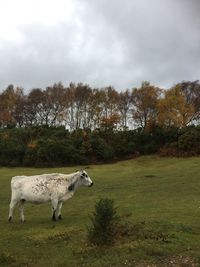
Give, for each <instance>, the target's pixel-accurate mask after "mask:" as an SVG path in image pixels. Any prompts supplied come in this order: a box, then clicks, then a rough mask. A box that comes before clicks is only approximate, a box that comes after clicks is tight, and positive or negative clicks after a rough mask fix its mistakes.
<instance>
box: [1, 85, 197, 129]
mask: <svg viewBox="0 0 200 267" xmlns="http://www.w3.org/2000/svg"><path fill="white" fill-rule="evenodd" d="M199 118H200V83H199V81H187V82H181V83H177V84H176V85H174V86H173V87H172V88H170V89H168V90H164V89H161V88H159V87H157V86H154V85H151V84H150V83H149V82H143V83H142V84H141V87H140V88H133V89H131V90H130V89H127V90H125V91H121V92H119V91H117V90H116V89H115V88H113V87H111V86H109V87H105V88H101V89H98V88H91V87H90V86H89V85H85V84H82V83H79V84H75V83H70V85H69V86H68V87H65V86H64V85H63V84H62V83H56V84H54V85H53V86H49V87H47V88H45V89H41V88H34V89H32V90H31V91H30V92H28V93H25V92H24V89H23V88H21V87H14V86H13V85H9V86H8V87H7V88H6V89H5V90H3V91H2V93H1V94H0V128H14V127H29V126H42V125H43V126H44V125H46V126H64V127H65V128H66V129H69V130H70V131H74V130H77V129H91V130H94V129H100V128H101V129H102V128H104V129H108V128H113V129H118V130H125V129H128V128H129V129H135V128H138V127H140V128H142V129H145V130H148V129H150V128H151V127H153V126H154V125H158V126H160V127H178V128H182V127H186V126H188V125H190V124H195V125H196V124H198V123H199Z"/></svg>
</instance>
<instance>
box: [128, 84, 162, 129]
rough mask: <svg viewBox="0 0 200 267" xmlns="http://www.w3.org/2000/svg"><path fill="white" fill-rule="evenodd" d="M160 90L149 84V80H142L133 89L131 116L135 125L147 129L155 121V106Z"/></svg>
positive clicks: (156, 110)
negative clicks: (139, 84) (140, 83)
mask: <svg viewBox="0 0 200 267" xmlns="http://www.w3.org/2000/svg"><path fill="white" fill-rule="evenodd" d="M161 92H162V91H161V89H160V88H158V87H155V86H153V85H151V84H150V83H149V82H143V83H142V86H141V87H140V88H138V89H137V88H135V89H133V91H132V104H133V109H132V116H133V120H134V123H135V124H136V125H137V126H139V127H142V128H143V129H147V128H148V127H149V126H150V125H151V124H153V123H155V122H156V119H157V113H158V109H157V106H158V101H159V97H160V95H161Z"/></svg>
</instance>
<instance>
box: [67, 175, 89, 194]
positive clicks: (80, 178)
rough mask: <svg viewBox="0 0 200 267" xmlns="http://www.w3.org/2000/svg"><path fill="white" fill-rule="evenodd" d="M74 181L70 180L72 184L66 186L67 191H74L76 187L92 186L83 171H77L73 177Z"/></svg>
mask: <svg viewBox="0 0 200 267" xmlns="http://www.w3.org/2000/svg"><path fill="white" fill-rule="evenodd" d="M74 178H75V179H73V180H72V183H71V184H70V185H69V186H68V190H69V191H74V190H76V188H77V187H79V186H82V185H85V186H89V187H91V186H93V182H92V180H91V179H90V177H89V176H88V174H87V172H86V171H84V170H81V171H77V172H76V174H75V176H74Z"/></svg>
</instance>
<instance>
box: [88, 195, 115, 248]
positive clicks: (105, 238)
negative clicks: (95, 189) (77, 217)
mask: <svg viewBox="0 0 200 267" xmlns="http://www.w3.org/2000/svg"><path fill="white" fill-rule="evenodd" d="M90 220H91V222H92V226H91V227H90V228H88V240H89V242H90V243H92V244H95V245H99V246H102V245H110V244H112V243H113V242H114V240H115V238H116V235H117V226H118V222H119V218H118V216H117V210H116V207H114V201H113V200H112V199H107V198H105V199H100V200H99V201H98V202H97V203H96V205H95V211H94V212H93V214H92V216H90Z"/></svg>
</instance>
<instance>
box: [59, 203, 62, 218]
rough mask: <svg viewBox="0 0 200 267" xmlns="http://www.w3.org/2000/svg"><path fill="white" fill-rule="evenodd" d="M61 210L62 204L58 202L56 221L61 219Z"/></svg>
mask: <svg viewBox="0 0 200 267" xmlns="http://www.w3.org/2000/svg"><path fill="white" fill-rule="evenodd" d="M61 209H62V202H59V203H58V219H59V220H61V219H62V215H61Z"/></svg>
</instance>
